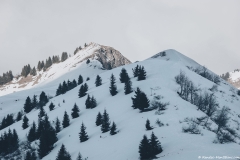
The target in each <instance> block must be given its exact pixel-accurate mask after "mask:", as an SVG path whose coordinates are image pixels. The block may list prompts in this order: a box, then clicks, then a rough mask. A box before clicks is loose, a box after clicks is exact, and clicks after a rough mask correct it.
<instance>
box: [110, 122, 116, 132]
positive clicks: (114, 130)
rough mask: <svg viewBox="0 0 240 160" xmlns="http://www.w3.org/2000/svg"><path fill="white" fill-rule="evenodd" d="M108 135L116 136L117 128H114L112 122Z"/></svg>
mask: <svg viewBox="0 0 240 160" xmlns="http://www.w3.org/2000/svg"><path fill="white" fill-rule="evenodd" d="M110 134H111V135H114V134H117V126H116V124H115V123H114V122H113V124H112V126H111V129H110Z"/></svg>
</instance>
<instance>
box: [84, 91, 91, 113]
mask: <svg viewBox="0 0 240 160" xmlns="http://www.w3.org/2000/svg"><path fill="white" fill-rule="evenodd" d="M85 106H86V109H89V108H91V98H90V96H89V94H88V96H87V99H86V101H85Z"/></svg>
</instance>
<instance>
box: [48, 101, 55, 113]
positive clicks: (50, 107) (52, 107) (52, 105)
mask: <svg viewBox="0 0 240 160" xmlns="http://www.w3.org/2000/svg"><path fill="white" fill-rule="evenodd" d="M54 108H55V105H54V104H53V103H52V102H51V103H50V105H49V110H50V111H52V110H53V109H54Z"/></svg>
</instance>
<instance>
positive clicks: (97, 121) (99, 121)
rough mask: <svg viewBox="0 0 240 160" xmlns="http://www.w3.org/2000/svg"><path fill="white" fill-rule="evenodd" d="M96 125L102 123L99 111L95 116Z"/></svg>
mask: <svg viewBox="0 0 240 160" xmlns="http://www.w3.org/2000/svg"><path fill="white" fill-rule="evenodd" d="M95 123H96V125H97V126H100V125H101V124H102V115H101V113H100V112H98V115H97V118H96V122H95Z"/></svg>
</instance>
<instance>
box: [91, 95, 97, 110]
mask: <svg viewBox="0 0 240 160" xmlns="http://www.w3.org/2000/svg"><path fill="white" fill-rule="evenodd" d="M90 102H91V108H95V107H96V106H97V101H96V99H95V98H94V97H93V96H92V98H91V100H90Z"/></svg>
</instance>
